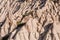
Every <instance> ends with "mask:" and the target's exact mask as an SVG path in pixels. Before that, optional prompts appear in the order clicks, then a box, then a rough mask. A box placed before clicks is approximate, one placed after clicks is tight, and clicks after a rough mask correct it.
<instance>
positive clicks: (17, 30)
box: [12, 23, 26, 39]
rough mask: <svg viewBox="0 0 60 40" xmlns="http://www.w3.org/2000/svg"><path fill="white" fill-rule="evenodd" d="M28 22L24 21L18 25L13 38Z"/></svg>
mask: <svg viewBox="0 0 60 40" xmlns="http://www.w3.org/2000/svg"><path fill="white" fill-rule="evenodd" d="M25 24H26V23H22V24H20V25H18V26H17V27H16V28H15V29H16V33H15V34H14V36H13V37H12V38H13V39H14V38H15V36H16V35H17V33H18V32H19V31H20V29H21V27H22V26H24V25H25Z"/></svg>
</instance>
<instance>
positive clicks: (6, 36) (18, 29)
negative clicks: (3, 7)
mask: <svg viewBox="0 0 60 40" xmlns="http://www.w3.org/2000/svg"><path fill="white" fill-rule="evenodd" d="M25 24H26V23H22V24H19V25H17V27H16V28H14V29H13V31H12V32H14V31H15V30H16V33H15V34H14V36H13V38H14V37H15V36H16V35H17V33H18V32H19V31H20V29H21V28H22V26H24V25H25ZM12 32H10V33H8V34H6V35H5V36H4V37H2V40H8V39H9V37H10V36H11V34H12Z"/></svg>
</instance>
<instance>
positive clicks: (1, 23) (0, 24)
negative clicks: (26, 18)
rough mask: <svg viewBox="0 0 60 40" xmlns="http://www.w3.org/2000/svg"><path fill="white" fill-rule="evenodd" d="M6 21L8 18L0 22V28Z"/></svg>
mask: <svg viewBox="0 0 60 40" xmlns="http://www.w3.org/2000/svg"><path fill="white" fill-rule="evenodd" d="M5 21H6V18H5V20H4V21H3V22H0V28H1V27H2V26H3V25H4V23H5Z"/></svg>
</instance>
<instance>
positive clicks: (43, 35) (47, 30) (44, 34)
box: [38, 23, 53, 40]
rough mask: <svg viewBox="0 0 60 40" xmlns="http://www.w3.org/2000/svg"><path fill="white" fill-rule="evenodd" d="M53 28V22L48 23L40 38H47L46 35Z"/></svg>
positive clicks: (40, 39) (43, 39) (42, 39)
mask: <svg viewBox="0 0 60 40" xmlns="http://www.w3.org/2000/svg"><path fill="white" fill-rule="evenodd" d="M51 28H53V23H49V24H48V25H46V26H45V27H44V32H43V33H41V34H40V37H39V39H38V40H45V38H46V35H47V33H48V32H49V30H51Z"/></svg>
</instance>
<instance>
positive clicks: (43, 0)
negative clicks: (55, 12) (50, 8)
mask: <svg viewBox="0 0 60 40" xmlns="http://www.w3.org/2000/svg"><path fill="white" fill-rule="evenodd" d="M46 1H47V0H41V3H40V5H39V6H40V9H42V8H43V7H44V6H45V4H46Z"/></svg>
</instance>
